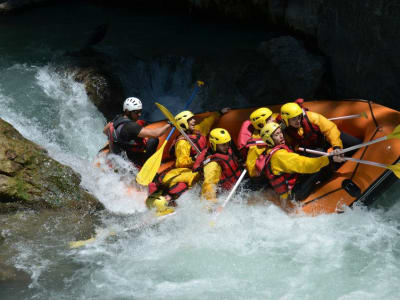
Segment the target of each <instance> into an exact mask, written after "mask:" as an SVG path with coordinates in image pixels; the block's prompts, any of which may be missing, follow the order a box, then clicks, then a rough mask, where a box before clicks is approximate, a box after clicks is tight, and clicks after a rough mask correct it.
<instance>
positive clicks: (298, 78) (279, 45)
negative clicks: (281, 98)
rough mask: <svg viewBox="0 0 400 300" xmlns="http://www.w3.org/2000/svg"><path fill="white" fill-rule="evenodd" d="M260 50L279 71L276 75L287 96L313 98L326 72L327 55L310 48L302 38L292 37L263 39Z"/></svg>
mask: <svg viewBox="0 0 400 300" xmlns="http://www.w3.org/2000/svg"><path fill="white" fill-rule="evenodd" d="M259 51H260V53H262V54H264V55H265V57H266V58H267V59H268V60H270V62H271V64H272V65H273V66H274V67H275V68H276V70H277V71H278V73H277V74H276V76H277V77H278V78H279V81H280V82H281V86H282V87H283V88H284V90H286V91H287V94H286V97H287V98H288V99H293V98H299V97H304V98H313V97H314V95H315V92H316V91H317V89H318V87H319V86H320V84H321V80H322V77H323V75H324V73H325V72H326V69H325V60H324V57H322V56H318V55H315V54H313V53H311V52H310V51H307V50H306V48H305V47H304V45H303V43H302V42H301V41H298V40H296V39H295V38H293V37H290V36H283V37H279V38H275V39H272V40H269V41H268V42H264V43H262V44H261V45H260V48H259Z"/></svg>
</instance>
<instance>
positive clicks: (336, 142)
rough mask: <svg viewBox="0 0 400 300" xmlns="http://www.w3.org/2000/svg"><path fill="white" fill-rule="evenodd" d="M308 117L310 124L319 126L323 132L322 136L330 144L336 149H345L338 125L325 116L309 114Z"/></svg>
mask: <svg viewBox="0 0 400 300" xmlns="http://www.w3.org/2000/svg"><path fill="white" fill-rule="evenodd" d="M307 116H308V118H309V119H310V122H311V123H313V124H315V125H317V126H318V127H319V129H320V130H321V132H322V134H323V135H324V136H325V138H326V139H327V140H328V142H329V143H330V144H331V145H332V147H334V148H343V143H342V140H341V139H340V130H339V129H338V128H337V126H336V124H335V123H333V122H332V121H329V120H328V119H327V118H325V117H324V116H323V115H320V114H318V113H315V112H311V111H309V112H307Z"/></svg>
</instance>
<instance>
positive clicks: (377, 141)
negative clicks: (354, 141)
mask: <svg viewBox="0 0 400 300" xmlns="http://www.w3.org/2000/svg"><path fill="white" fill-rule="evenodd" d="M387 138H388V137H387V136H383V137H380V138H377V139H375V140H372V141H369V142H366V143H362V144H359V145H354V146H351V147H348V148H345V149H342V150H341V151H340V154H343V153H346V152H349V151H352V150H355V149H359V148H362V147H366V146H369V145H372V144H376V143H379V142H382V141H385V140H387ZM301 149H304V148H299V150H300V151H304V152H309V153H313V152H311V151H315V150H310V149H304V150H301ZM317 152H321V151H317ZM321 153H325V154H321V155H324V156H332V155H333V153H326V152H321ZM313 154H318V153H313Z"/></svg>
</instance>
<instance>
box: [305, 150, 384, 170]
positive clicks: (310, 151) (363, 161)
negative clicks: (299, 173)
mask: <svg viewBox="0 0 400 300" xmlns="http://www.w3.org/2000/svg"><path fill="white" fill-rule="evenodd" d="M299 150H300V151H304V152H306V153H312V154H318V155H323V156H328V154H329V153H327V152H322V151H317V150H311V149H305V148H299ZM343 158H344V159H345V160H349V161H354V162H358V163H360V164H365V165H371V166H375V167H380V168H386V169H387V165H385V164H381V163H377V162H374V161H369V160H362V159H357V158H352V157H343Z"/></svg>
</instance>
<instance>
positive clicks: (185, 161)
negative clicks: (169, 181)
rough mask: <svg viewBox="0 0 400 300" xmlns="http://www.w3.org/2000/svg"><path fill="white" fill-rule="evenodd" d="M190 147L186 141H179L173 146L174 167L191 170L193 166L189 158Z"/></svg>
mask: <svg viewBox="0 0 400 300" xmlns="http://www.w3.org/2000/svg"><path fill="white" fill-rule="evenodd" d="M191 148H192V146H191V145H190V144H189V142H188V141H186V140H180V141H178V142H177V143H176V144H175V157H176V161H175V166H176V167H177V168H191V167H192V166H193V164H194V161H193V159H192V158H191V157H190V150H191Z"/></svg>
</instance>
